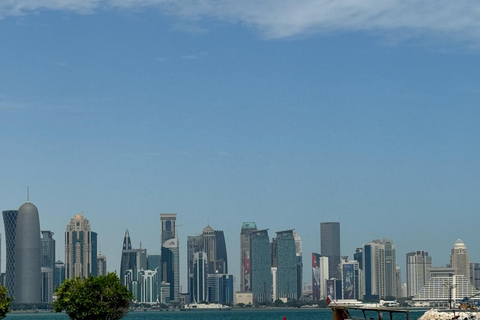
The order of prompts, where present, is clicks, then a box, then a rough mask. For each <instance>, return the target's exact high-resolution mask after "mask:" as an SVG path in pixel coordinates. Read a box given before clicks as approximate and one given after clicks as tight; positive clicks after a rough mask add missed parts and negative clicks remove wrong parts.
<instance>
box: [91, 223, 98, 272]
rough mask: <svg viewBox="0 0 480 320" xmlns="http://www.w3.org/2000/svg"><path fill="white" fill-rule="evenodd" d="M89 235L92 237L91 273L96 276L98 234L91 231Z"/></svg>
mask: <svg viewBox="0 0 480 320" xmlns="http://www.w3.org/2000/svg"><path fill="white" fill-rule="evenodd" d="M91 237H92V275H93V276H94V277H97V276H98V265H97V256H98V252H97V248H98V240H97V239H98V234H97V233H96V232H93V231H92V232H91Z"/></svg>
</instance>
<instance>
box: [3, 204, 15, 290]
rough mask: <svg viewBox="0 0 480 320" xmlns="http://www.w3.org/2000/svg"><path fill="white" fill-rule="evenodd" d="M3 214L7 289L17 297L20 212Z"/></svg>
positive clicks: (4, 212) (5, 212)
mask: <svg viewBox="0 0 480 320" xmlns="http://www.w3.org/2000/svg"><path fill="white" fill-rule="evenodd" d="M2 214H3V225H4V226H5V249H6V250H5V251H6V263H5V264H6V268H5V287H7V294H8V296H10V297H14V296H15V233H16V229H17V216H18V210H6V211H3V212H2Z"/></svg>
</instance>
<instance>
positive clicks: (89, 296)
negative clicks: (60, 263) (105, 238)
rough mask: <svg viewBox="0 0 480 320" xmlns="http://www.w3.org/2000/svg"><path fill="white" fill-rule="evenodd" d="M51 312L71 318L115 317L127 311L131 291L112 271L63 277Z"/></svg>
mask: <svg viewBox="0 0 480 320" xmlns="http://www.w3.org/2000/svg"><path fill="white" fill-rule="evenodd" d="M56 294H57V300H56V301H55V302H54V304H53V307H54V311H55V312H62V311H64V310H65V313H66V314H67V315H68V316H69V317H70V319H72V320H87V319H88V320H118V319H121V318H123V316H124V315H125V314H126V313H127V312H128V309H129V306H130V302H131V299H132V298H133V295H132V294H131V293H130V292H129V291H128V289H127V288H126V287H124V286H122V285H121V284H120V280H119V279H118V277H117V275H116V274H115V273H108V274H107V275H106V276H99V277H93V276H90V277H88V278H84V279H83V278H75V279H69V280H65V282H64V283H63V284H62V285H61V286H60V288H58V289H57V291H56Z"/></svg>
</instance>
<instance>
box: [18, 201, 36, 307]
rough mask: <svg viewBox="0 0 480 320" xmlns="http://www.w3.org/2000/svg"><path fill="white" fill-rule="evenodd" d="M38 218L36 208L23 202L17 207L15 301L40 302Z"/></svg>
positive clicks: (29, 203)
mask: <svg viewBox="0 0 480 320" xmlns="http://www.w3.org/2000/svg"><path fill="white" fill-rule="evenodd" d="M40 246H41V245H40V220H39V218H38V209H37V207H36V206H35V205H34V204H32V203H31V202H28V201H27V202H25V203H24V204H22V205H21V206H20V208H19V209H18V216H17V228H16V236H15V301H14V303H16V304H18V303H40V300H41V299H40V298H41V288H40V284H41V273H40V270H41V269H40Z"/></svg>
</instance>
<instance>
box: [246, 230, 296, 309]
mask: <svg viewBox="0 0 480 320" xmlns="http://www.w3.org/2000/svg"><path fill="white" fill-rule="evenodd" d="M275 235H276V237H275V238H273V239H272V240H271V241H270V238H269V235H268V229H262V230H258V229H257V226H256V224H255V223H253V222H245V223H243V226H242V229H241V231H240V255H241V259H242V260H241V264H240V274H241V276H240V281H241V283H240V290H242V292H251V293H252V302H253V303H266V302H272V301H275V300H277V299H279V300H282V301H285V302H286V301H288V300H292V299H293V300H297V299H299V298H300V296H301V287H302V286H301V283H302V276H303V272H302V270H303V264H302V249H301V248H302V243H301V239H300V237H299V236H298V235H297V234H296V233H295V231H294V230H293V229H290V230H283V231H277V232H276V233H275Z"/></svg>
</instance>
